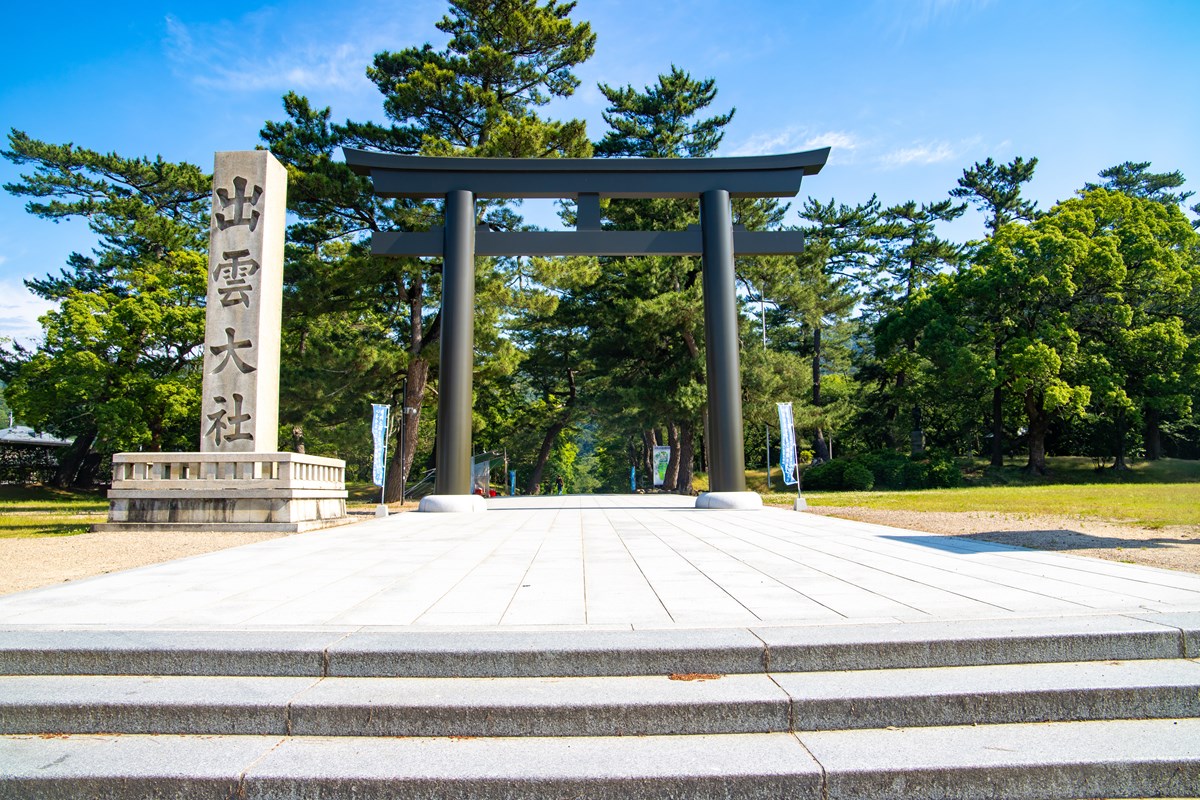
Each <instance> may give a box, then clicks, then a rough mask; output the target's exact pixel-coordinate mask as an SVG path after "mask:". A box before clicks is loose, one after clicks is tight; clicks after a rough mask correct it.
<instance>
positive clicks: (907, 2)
mask: <svg viewBox="0 0 1200 800" xmlns="http://www.w3.org/2000/svg"><path fill="white" fill-rule="evenodd" d="M991 3H992V0H876V3H875V16H876V18H877V19H879V20H880V21H881V22H882V23H883V24H884V26H886V28H887V29H888V30H889V31H890V32H891V33H892V34H893V35H894V36H895V37H896V38H898V39H899V40H900V41H904V39H905V38H906V37H907V36H908V35H909V34H910V33H916V32H918V31H922V30H925V29H926V28H928V27H930V26H931V25H933V24H935V23H939V22H946V21H950V20H955V19H962V18H965V17H970V16H973V15H974V14H976V13H978V12H980V11H982V10H983V9H985V8H987V7H988V6H989V5H991Z"/></svg>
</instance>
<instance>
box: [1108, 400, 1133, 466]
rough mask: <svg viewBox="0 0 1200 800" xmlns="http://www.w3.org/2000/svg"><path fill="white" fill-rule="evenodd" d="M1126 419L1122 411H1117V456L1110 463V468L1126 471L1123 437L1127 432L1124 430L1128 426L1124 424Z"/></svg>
mask: <svg viewBox="0 0 1200 800" xmlns="http://www.w3.org/2000/svg"><path fill="white" fill-rule="evenodd" d="M1127 421H1128V420H1127V419H1126V417H1125V413H1124V412H1117V419H1116V423H1117V447H1116V450H1117V456H1116V458H1115V459H1114V460H1113V465H1112V468H1113V469H1115V470H1121V471H1127V470H1128V469H1129V464H1128V463H1127V462H1126V461H1125V438H1126V434H1127V433H1128V431H1127V430H1126V429H1127V427H1128V426H1127V425H1126V422H1127Z"/></svg>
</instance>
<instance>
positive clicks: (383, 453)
mask: <svg viewBox="0 0 1200 800" xmlns="http://www.w3.org/2000/svg"><path fill="white" fill-rule="evenodd" d="M371 411H372V414H371V438H372V439H374V440H375V455H374V458H373V459H372V465H373V469H372V472H371V479H372V480H373V481H374V482H375V485H376V486H383V478H384V474H385V472H386V469H387V464H386V461H387V435H388V412H389V411H391V406H383V405H380V404H379V403H372V404H371Z"/></svg>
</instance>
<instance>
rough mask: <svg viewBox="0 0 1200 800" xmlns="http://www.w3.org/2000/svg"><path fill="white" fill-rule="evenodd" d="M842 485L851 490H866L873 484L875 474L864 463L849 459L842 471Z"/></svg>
mask: <svg viewBox="0 0 1200 800" xmlns="http://www.w3.org/2000/svg"><path fill="white" fill-rule="evenodd" d="M842 485H843V486H844V487H845V488H846V489H848V490H850V491H852V492H866V491H869V490H870V489H871V488H872V487H874V486H875V476H874V475H872V474H871V470H870V469H868V468H867V466H866V465H865V464H862V463H859V462H858V461H851V462H850V463H849V464H847V465H846V470H845V472H843V473H842Z"/></svg>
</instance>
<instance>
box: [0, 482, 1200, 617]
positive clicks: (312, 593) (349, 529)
mask: <svg viewBox="0 0 1200 800" xmlns="http://www.w3.org/2000/svg"><path fill="white" fill-rule="evenodd" d="M693 502H694V501H693V500H692V499H691V498H682V497H675V496H672V495H613V496H565V497H538V498H515V499H510V498H499V499H493V500H490V501H488V505H489V511H488V512H487V513H484V514H418V513H404V514H395V515H392V516H391V517H388V518H385V519H372V520H370V521H365V522H361V523H358V524H354V525H349V526H346V527H342V528H335V529H327V530H322V531H314V532H310V533H303V534H297V535H293V536H288V537H285V538H281V539H275V540H271V541H266V542H261V543H257V544H252V545H246V546H242V547H237V548H233V549H230V550H225V551H222V552H217V553H211V554H208V555H203V556H196V557H192V558H186V559H181V560H178V561H173V562H169V563H165V564H159V565H155V566H150V567H144V568H140V569H135V570H130V571H128V572H123V573H118V574H113V575H106V576H102V577H98V578H92V579H88V580H82V581H75V582H72V583H69V584H64V585H61V586H56V587H51V588H45V589H38V590H34V591H29V592H24V593H20V594H15V595H11V596H8V597H5V598H0V626H4V627H21V626H27V625H28V626H52V627H61V626H117V627H122V628H131V627H142V626H150V627H169V628H176V627H204V628H222V627H226V626H235V627H252V628H258V627H261V628H280V627H291V626H302V627H313V626H319V627H329V628H348V629H352V628H357V627H360V626H421V627H423V628H430V629H433V628H464V627H465V628H481V627H497V626H499V627H518V628H519V627H527V626H539V627H540V626H567V627H584V626H586V627H594V628H620V629H630V628H634V629H654V628H670V627H685V628H688V627H690V628H701V627H704V628H711V627H748V626H761V625H821V624H832V623H853V622H890V621H900V622H917V621H932V620H939V619H985V618H1000V619H1011V618H1017V617H1045V616H1077V615H1090V614H1131V613H1154V612H1179V611H1200V575H1193V574H1188V573H1180V572H1170V571H1165V570H1158V569H1152V568H1148V567H1141V566H1135V565H1127V564H1119V563H1113V562H1107V561H1100V560H1096V559H1090V558H1083V557H1078V556H1072V555H1067V554H1062V553H1047V552H1036V551H1031V550H1024V549H1020V548H1014V547H1009V546H1005V545H1000V544H990V543H986V542H978V541H971V540H963V539H958V538H956V537H954V536H944V535H936V534H926V533H919V532H913V531H907V530H899V529H894V528H886V527H883V526H879V525H871V524H866V523H859V522H850V521H845V520H839V519H832V518H828V517H821V516H816V515H810V514H806V513H797V512H794V511H787V510H781V509H771V508H767V509H761V510H755V511H713V510H697V509H695V508H693V507H692V505H693ZM154 535H171V534H169V533H160V534H154Z"/></svg>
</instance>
